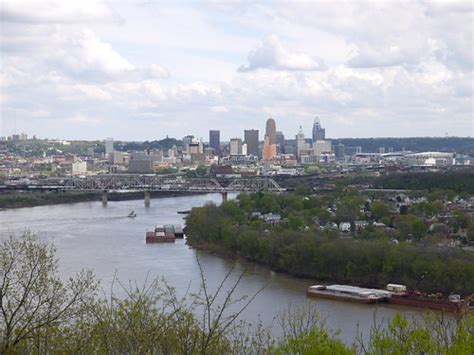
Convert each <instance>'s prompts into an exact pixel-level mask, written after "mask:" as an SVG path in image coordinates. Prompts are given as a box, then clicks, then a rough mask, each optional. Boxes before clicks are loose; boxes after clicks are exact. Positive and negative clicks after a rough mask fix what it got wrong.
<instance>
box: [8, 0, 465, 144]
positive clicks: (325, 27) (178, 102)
mask: <svg viewBox="0 0 474 355" xmlns="http://www.w3.org/2000/svg"><path fill="white" fill-rule="evenodd" d="M0 21H1V28H0V35H1V38H0V39H1V77H0V105H1V111H0V114H1V125H0V136H1V135H9V134H11V133H13V131H14V130H16V131H17V132H21V131H25V132H28V133H29V134H30V135H32V134H36V135H37V136H39V137H42V138H44V137H50V138H51V137H58V138H59V137H61V138H67V139H103V138H105V137H108V136H111V137H114V138H116V139H124V140H145V139H158V138H163V137H165V136H166V135H169V136H176V137H182V136H184V135H186V134H194V135H195V136H197V137H203V139H204V140H207V139H208V131H209V129H220V130H221V137H222V138H223V139H228V138H230V137H231V136H243V130H244V129H250V128H256V129H260V130H262V131H263V129H264V127H265V120H266V119H267V118H268V117H273V118H274V119H275V120H276V123H277V129H278V130H282V131H283V132H284V133H285V135H286V136H287V137H289V138H294V135H295V134H296V132H297V131H298V127H299V125H302V126H303V129H304V130H305V132H306V134H307V135H309V134H310V129H311V125H312V122H313V120H314V117H315V116H319V117H320V119H321V122H322V125H323V126H324V127H325V128H326V132H327V135H328V136H329V137H372V136H444V135H446V134H448V135H451V136H453V135H457V136H471V137H472V136H474V123H473V120H474V118H473V5H472V2H471V1H464V2H458V3H456V2H452V1H451V2H444V3H433V2H424V1H420V2H416V1H414V2H403V3H402V2H395V1H387V2H385V3H383V2H380V1H378V2H372V3H370V2H333V1H331V2H329V1H324V2H323V1H318V2H312V3H311V2H284V1H280V2H270V1H264V2H254V1H232V2H230V1H225V2H224V1H223V2H218V1H209V2H200V1H198V2H188V1H186V2H184V1H183V2H177V1H166V2H165V1H163V2H161V1H146V0H141V1H127V0H118V1H110V2H98V1H89V0H81V1H59V0H58V1H48V0H41V1H22V0H6V1H5V0H4V1H2V2H1V5H0Z"/></svg>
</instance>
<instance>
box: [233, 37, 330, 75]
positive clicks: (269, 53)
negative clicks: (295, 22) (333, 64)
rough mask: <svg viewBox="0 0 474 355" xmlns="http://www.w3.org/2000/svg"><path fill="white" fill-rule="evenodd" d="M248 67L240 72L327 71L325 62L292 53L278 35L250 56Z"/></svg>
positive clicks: (262, 44)
mask: <svg viewBox="0 0 474 355" xmlns="http://www.w3.org/2000/svg"><path fill="white" fill-rule="evenodd" d="M247 59H248V65H247V66H241V67H240V68H239V71H241V72H246V71H253V70H257V69H272V70H295V71H313V70H325V69H326V65H325V64H324V62H323V60H322V59H320V58H316V57H311V56H309V55H308V54H305V53H300V52H294V53H292V52H290V51H289V50H288V49H286V48H285V47H283V45H282V44H281V43H280V40H279V39H278V37H277V36H276V35H270V36H268V37H266V38H265V39H264V40H263V41H262V43H261V44H260V45H259V46H258V47H257V48H255V49H253V50H252V51H250V53H249V55H248V58H247Z"/></svg>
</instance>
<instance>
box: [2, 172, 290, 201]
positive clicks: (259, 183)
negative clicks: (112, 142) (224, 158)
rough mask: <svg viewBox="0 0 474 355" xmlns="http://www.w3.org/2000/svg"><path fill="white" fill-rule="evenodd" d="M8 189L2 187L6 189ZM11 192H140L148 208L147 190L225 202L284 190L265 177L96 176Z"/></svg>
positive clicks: (54, 180) (21, 186)
mask: <svg viewBox="0 0 474 355" xmlns="http://www.w3.org/2000/svg"><path fill="white" fill-rule="evenodd" d="M8 187H11V186H5V185H4V186H3V188H8ZM14 188H15V189H23V190H43V191H44V190H58V191H101V192H102V202H103V203H104V204H106V203H107V198H108V193H109V192H113V191H144V195H145V205H146V206H149V205H150V192H151V191H169V192H196V193H199V192H200V193H221V194H222V196H223V199H224V200H226V199H227V194H228V193H229V192H257V191H264V190H265V191H272V192H283V191H286V189H284V188H282V187H280V185H278V183H277V182H276V181H275V180H273V179H271V178H267V177H262V178H234V179H232V180H230V181H227V182H223V181H219V180H217V179H215V178H184V177H169V176H159V175H125V174H124V175H96V176H90V177H85V178H79V177H68V178H49V179H44V180H38V181H37V182H36V183H34V184H16V185H14Z"/></svg>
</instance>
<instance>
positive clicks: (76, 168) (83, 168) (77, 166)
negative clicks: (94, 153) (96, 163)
mask: <svg viewBox="0 0 474 355" xmlns="http://www.w3.org/2000/svg"><path fill="white" fill-rule="evenodd" d="M86 172H87V163H86V162H85V161H76V162H74V163H72V164H71V174H72V175H82V174H85V173H86Z"/></svg>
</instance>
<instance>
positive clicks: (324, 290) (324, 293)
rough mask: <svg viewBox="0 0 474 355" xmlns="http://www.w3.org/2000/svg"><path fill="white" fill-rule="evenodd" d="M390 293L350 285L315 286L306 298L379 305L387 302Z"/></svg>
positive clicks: (307, 293) (309, 290)
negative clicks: (378, 303)
mask: <svg viewBox="0 0 474 355" xmlns="http://www.w3.org/2000/svg"><path fill="white" fill-rule="evenodd" d="M390 293H391V292H389V291H385V290H377V289H372V288H362V287H356V286H348V285H330V286H324V285H314V286H310V287H309V288H308V290H307V291H306V296H308V297H317V298H328V299H336V300H341V301H351V302H358V303H377V302H385V301H386V300H387V297H388V296H389V295H390Z"/></svg>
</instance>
